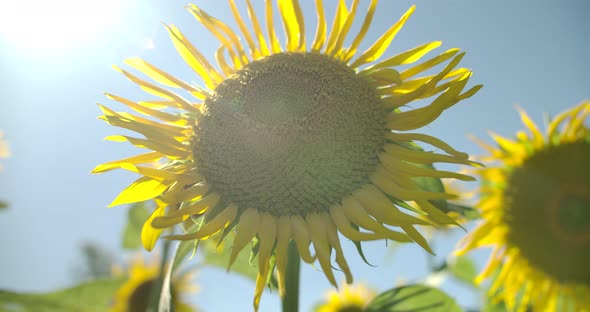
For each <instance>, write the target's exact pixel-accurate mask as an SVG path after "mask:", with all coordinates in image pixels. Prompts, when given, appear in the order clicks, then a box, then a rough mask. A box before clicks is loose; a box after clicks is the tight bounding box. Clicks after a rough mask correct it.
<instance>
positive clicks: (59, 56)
mask: <svg viewBox="0 0 590 312" xmlns="http://www.w3.org/2000/svg"><path fill="white" fill-rule="evenodd" d="M237 2H240V1H237ZM253 2H255V3H256V6H257V7H258V8H260V3H259V1H253ZM301 2H304V3H303V9H304V13H305V14H306V21H309V22H307V25H315V19H314V14H315V11H314V10H313V5H312V2H311V1H309V2H307V1H301ZM324 2H326V4H327V5H326V6H327V8H326V14H327V16H329V17H330V18H331V14H332V12H334V3H335V1H324ZM5 3H8V2H2V3H1V4H0V11H1V10H2V9H4V10H6V9H7V7H5V8H2V6H8V5H10V4H5ZM124 3H125V5H123V6H121V8H120V12H119V14H118V17H117V19H116V20H113V21H112V22H109V25H106V26H104V29H103V30H102V31H100V32H98V33H97V34H95V35H93V37H92V38H85V40H81V41H80V42H78V43H77V45H74V46H70V47H68V48H64V49H63V50H52V49H50V48H49V47H48V46H45V47H44V46H38V47H36V48H31V47H30V45H24V44H22V41H21V42H17V41H15V40H14V39H13V37H14V36H9V35H8V34H9V33H12V34H14V32H18V31H19V30H18V27H14V25H2V27H1V28H2V29H3V32H0V45H1V46H2V49H0V72H1V74H0V129H2V130H4V132H5V136H6V138H7V139H8V140H9V141H10V146H11V150H12V154H13V155H12V157H11V158H10V159H6V160H2V164H3V165H4V171H3V172H1V173H0V198H2V199H6V200H8V201H9V202H10V203H11V208H10V209H9V210H8V211H5V212H2V213H0V244H1V245H0V246H1V248H2V256H0V289H2V288H9V289H14V290H19V291H47V290H50V289H55V288H59V287H66V286H68V285H70V283H71V281H72V276H71V274H70V271H71V267H72V265H74V264H76V263H77V261H78V260H79V246H80V245H81V243H82V242H84V241H88V240H92V241H95V242H98V243H100V244H101V245H103V246H105V247H108V248H110V249H112V250H114V251H117V253H120V255H121V256H123V253H122V252H119V251H120V233H121V231H122V229H123V225H124V222H125V216H126V209H125V207H124V206H121V207H115V208H106V205H107V204H109V203H110V201H111V200H112V199H113V198H114V197H115V196H116V194H117V193H118V192H119V191H120V190H121V189H122V188H123V187H125V186H127V185H128V184H129V183H131V182H132V181H133V180H134V179H135V178H136V176H134V175H133V174H131V173H128V172H123V171H121V172H112V173H109V174H104V175H100V176H93V175H90V174H89V171H90V170H91V169H92V168H93V167H94V166H95V165H97V164H99V163H102V162H105V161H109V160H114V159H119V158H123V157H124V156H128V155H132V154H134V153H135V152H136V150H135V149H132V148H130V147H128V146H127V145H125V144H123V143H119V144H117V143H112V142H104V141H102V138H103V137H105V136H107V135H112V134H119V133H120V131H119V130H118V129H115V128H113V127H110V126H108V125H106V124H105V123H104V122H102V121H100V120H97V119H96V117H97V116H98V115H99V114H100V112H99V110H98V108H97V106H96V105H95V103H97V102H99V103H102V104H107V105H108V106H109V107H115V108H121V107H120V106H117V104H115V103H112V102H109V101H108V100H107V99H106V98H105V97H104V96H103V95H102V93H103V92H110V93H113V94H119V95H123V96H126V97H129V98H131V99H136V100H140V99H145V98H146V96H145V95H144V94H143V93H142V92H140V90H139V88H138V87H137V86H135V85H133V84H132V83H131V82H129V81H127V80H126V79H125V78H124V77H122V75H120V74H118V73H117V72H115V71H114V70H112V68H111V65H112V64H117V65H122V64H123V60H124V59H125V58H127V57H131V56H140V57H143V58H145V59H146V60H148V61H150V62H152V63H153V64H156V65H157V66H159V67H160V68H163V69H165V70H167V71H168V72H170V73H172V74H175V75H177V76H179V77H181V78H183V79H185V80H188V81H196V76H195V75H194V74H193V73H191V71H190V69H189V68H188V67H187V66H186V65H185V64H184V62H183V61H182V59H181V58H180V57H179V56H178V55H177V53H176V52H175V51H174V48H173V47H172V44H171V42H170V40H169V39H168V37H167V34H166V31H165V29H164V27H163V26H162V25H161V23H160V22H161V21H163V22H166V23H173V24H175V25H177V26H178V27H179V28H180V29H182V30H183V31H184V32H185V33H186V34H187V35H188V36H189V38H191V39H192V41H193V43H194V44H195V45H196V46H198V47H199V48H200V49H201V51H202V52H204V53H205V54H206V55H212V53H213V51H214V49H215V48H217V46H218V42H216V41H215V40H213V38H212V37H211V35H209V34H208V33H206V31H205V30H204V28H203V27H201V26H200V25H199V24H198V23H197V22H196V21H195V20H194V19H193V18H192V16H191V15H190V14H189V13H188V12H187V11H186V10H184V9H183V6H184V5H185V4H186V0H182V1H179V0H173V1H163V0H160V1H156V0H149V1H141V5H140V1H139V0H129V1H126V2H124ZM195 4H197V5H199V6H202V7H203V8H205V9H206V10H207V11H208V12H209V13H210V14H212V15H214V16H216V17H218V18H220V19H222V20H224V21H232V18H231V13H230V11H229V9H228V6H227V4H226V3H225V2H223V1H220V4H217V2H213V1H195ZM412 4H416V5H417V10H416V12H415V13H414V15H413V16H412V17H411V18H410V20H409V21H408V22H407V23H406V26H405V27H404V28H403V29H402V31H401V32H400V33H399V34H398V36H397V37H396V39H395V40H394V41H393V43H392V45H391V47H390V49H389V50H388V51H387V52H386V56H388V55H393V54H394V53H396V52H401V51H405V50H407V49H409V48H412V47H415V46H417V45H419V44H422V43H425V42H429V41H435V40H442V41H443V45H442V47H441V48H439V49H437V50H435V52H439V53H440V52H442V51H444V50H446V49H448V48H452V47H459V48H462V49H463V50H465V51H467V55H466V57H465V58H464V59H463V61H462V65H463V66H465V67H469V68H472V69H473V72H474V75H473V77H472V78H471V84H472V85H474V84H480V83H481V84H484V85H485V86H484V88H483V89H482V90H481V91H480V92H479V93H478V94H477V95H476V96H474V97H472V98H471V99H469V100H467V101H464V102H462V103H460V104H458V105H457V106H455V107H453V108H451V109H449V110H448V111H447V112H445V113H444V114H443V115H442V117H441V118H439V119H438V120H437V121H435V122H434V123H433V124H431V125H429V126H427V127H426V128H424V129H423V131H422V132H425V133H429V134H436V135H437V136H438V137H439V138H442V139H443V140H445V141H447V142H448V143H450V144H451V145H453V146H454V147H455V148H457V149H459V150H463V151H466V152H468V153H471V154H479V153H481V152H482V151H481V150H480V148H479V147H477V146H476V145H475V144H474V143H473V142H472V141H470V140H469V139H468V138H467V135H468V134H473V135H475V136H478V137H481V138H487V131H488V130H490V129H492V130H494V131H495V132H497V133H500V134H504V135H510V134H511V133H514V132H515V131H516V130H519V129H522V128H523V126H522V125H521V124H520V121H519V117H518V115H517V114H516V112H515V105H516V104H518V105H520V106H522V107H523V108H524V109H525V110H526V111H527V112H529V114H530V115H531V116H532V118H533V119H534V120H535V121H537V122H539V123H541V121H542V116H543V113H544V112H547V113H550V114H556V113H558V112H560V111H562V110H563V109H566V108H568V107H571V106H573V105H575V104H578V103H579V102H581V101H582V100H584V99H590V75H588V73H590V62H588V51H590V41H588V38H587V34H588V33H590V21H589V20H588V19H587V16H586V15H587V12H589V11H590V4H588V3H587V1H585V0H568V1H559V2H558V1H535V0H522V1H518V2H516V1H508V0H502V1H472V0H444V1H442V0H441V1H428V0H417V1H413V2H411V1H406V0H404V1H381V3H380V4H379V6H378V10H377V13H376V16H375V18H374V23H373V25H372V27H371V29H370V31H369V34H368V35H367V38H366V39H365V41H364V46H363V47H365V48H366V47H368V45H369V44H370V43H372V41H371V40H374V39H376V38H378V37H379V36H380V35H381V34H382V33H383V32H384V31H385V30H387V28H388V27H389V26H390V25H391V24H393V23H394V22H395V21H396V20H397V19H398V18H399V17H400V16H401V15H402V14H403V13H404V12H405V10H407V9H408V8H409V7H410V6H411V5H412ZM367 5H368V1H362V3H361V8H365V7H366V6H367ZM87 10H90V11H91V10H92V9H91V8H88V9H87ZM5 12H6V11H5ZM259 12H260V11H259ZM359 12H361V11H360V10H359ZM84 13H85V14H87V13H88V12H87V11H84ZM48 14H49V12H48ZM51 14H53V16H54V17H55V18H54V19H50V20H49V21H48V22H49V23H51V21H52V20H55V19H67V17H68V14H82V11H81V12H80V13H68V12H66V11H59V12H54V13H51ZM62 15H63V16H62ZM259 16H260V14H259ZM22 19H23V21H24V22H26V23H27V25H28V26H29V27H33V29H36V30H37V32H38V33H42V30H43V29H44V28H46V27H47V25H45V24H39V23H38V21H35V20H27V19H26V15H23V16H22ZM359 19H360V18H359ZM229 24H230V25H233V24H232V23H229ZM0 25H1V24H0ZM69 26H70V27H74V28H75V27H76V24H71V25H69ZM356 26H357V27H358V25H356ZM313 29H315V26H308V30H309V35H311V34H312V33H311V32H312V30H313ZM356 29H358V28H356ZM47 35H48V36H49V35H50V34H47ZM31 40H32V39H31ZM150 42H151V43H153V45H152V44H151V43H150ZM148 43H149V44H148ZM211 59H213V58H211ZM461 235H462V233H461V232H456V233H452V234H451V235H448V236H445V237H443V238H441V239H439V240H437V242H436V251H437V253H438V254H439V257H441V258H442V257H444V256H445V255H446V254H448V252H449V251H450V250H452V247H453V246H454V244H455V243H456V241H457V239H458V238H459V237H461ZM344 245H345V248H346V250H345V253H346V254H347V256H348V259H349V261H350V265H351V268H352V270H353V273H354V274H355V277H356V279H357V280H358V281H367V282H368V284H370V285H371V286H373V287H375V288H376V289H380V290H384V289H386V288H389V287H391V286H393V284H394V283H396V282H399V281H401V280H406V281H409V280H410V281H411V280H414V279H417V278H421V277H423V276H424V274H425V272H426V268H427V265H426V262H425V260H424V259H425V255H424V252H422V251H421V250H420V249H419V248H418V247H417V246H404V247H402V248H400V249H397V250H396V251H395V253H394V256H393V258H392V259H389V258H388V257H387V254H388V252H389V251H390V250H391V249H388V248H386V247H385V244H384V243H382V242H377V243H371V244H367V254H368V257H369V259H371V261H372V262H373V264H375V265H377V267H369V266H367V265H365V264H364V263H363V262H362V260H361V259H360V258H359V257H358V256H357V254H356V252H355V251H354V246H353V245H352V244H351V243H349V242H346V243H344ZM484 256H485V253H478V254H476V259H478V262H479V264H480V265H481V262H482V260H483V259H484ZM302 274H303V277H302V297H301V302H302V311H307V310H309V308H310V307H311V306H313V304H314V303H315V302H316V301H317V300H318V299H321V298H320V297H321V296H322V295H321V294H323V293H324V292H325V290H327V289H328V288H329V284H328V282H327V281H326V280H325V278H324V277H323V274H322V273H321V272H320V271H318V270H315V269H313V268H311V267H310V266H304V269H303V271H302ZM340 279H342V277H340ZM196 282H197V283H199V284H200V285H201V289H202V290H201V292H200V293H199V294H198V295H196V296H195V297H194V299H193V300H194V301H195V302H197V303H198V305H199V306H201V307H203V308H204V309H205V310H207V311H223V310H227V309H229V308H233V310H234V311H242V310H248V309H250V307H251V298H252V293H253V283H251V282H249V281H247V280H246V279H244V278H241V277H236V276H234V275H228V274H226V273H225V271H222V270H214V269H204V270H202V271H200V273H199V275H198V277H197V278H196ZM445 287H446V288H445V289H447V290H449V291H451V292H452V294H453V295H454V296H455V297H457V299H458V300H459V302H461V303H463V304H466V305H469V306H473V305H474V304H476V303H477V299H478V298H477V296H476V295H474V294H472V293H469V292H467V291H466V290H465V289H464V288H461V287H460V286H457V285H454V284H450V285H446V286H445ZM228 296H229V298H231V300H228ZM278 306H279V299H278V296H277V295H276V294H270V293H265V295H264V296H263V299H262V303H261V308H260V311H275V310H277V309H278Z"/></svg>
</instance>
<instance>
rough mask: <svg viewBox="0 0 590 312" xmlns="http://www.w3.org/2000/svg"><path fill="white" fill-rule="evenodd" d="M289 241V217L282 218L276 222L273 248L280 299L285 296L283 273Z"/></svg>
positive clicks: (285, 266)
mask: <svg viewBox="0 0 590 312" xmlns="http://www.w3.org/2000/svg"><path fill="white" fill-rule="evenodd" d="M289 241H291V222H290V221H289V217H286V216H282V217H280V218H279V220H278V222H277V245H276V247H275V259H276V267H277V282H278V284H279V285H278V286H279V295H280V296H281V297H284V296H285V273H286V272H285V271H286V268H287V261H288V250H287V249H288V247H289ZM297 261H299V259H297Z"/></svg>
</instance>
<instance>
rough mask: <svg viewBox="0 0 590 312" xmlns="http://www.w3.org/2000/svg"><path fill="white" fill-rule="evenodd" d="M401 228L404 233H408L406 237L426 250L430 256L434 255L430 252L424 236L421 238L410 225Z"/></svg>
mask: <svg viewBox="0 0 590 312" xmlns="http://www.w3.org/2000/svg"><path fill="white" fill-rule="evenodd" d="M401 228H402V229H403V230H404V231H405V232H406V233H408V236H410V237H411V238H412V239H413V240H414V241H415V242H416V243H418V245H420V247H422V248H424V250H426V251H428V252H429V253H430V254H433V255H434V252H433V251H432V249H431V248H430V246H429V245H428V242H427V241H426V239H425V238H424V236H422V234H420V232H418V230H416V228H414V227H413V226H411V225H402V226H401Z"/></svg>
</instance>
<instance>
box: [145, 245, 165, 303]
mask: <svg viewBox="0 0 590 312" xmlns="http://www.w3.org/2000/svg"><path fill="white" fill-rule="evenodd" d="M162 249H163V250H162V261H161V263H160V274H159V275H158V278H157V279H156V280H155V281H154V284H153V285H152V288H151V289H150V296H149V307H150V310H149V311H151V312H158V310H159V306H160V294H161V293H162V283H163V282H164V275H165V274H166V262H167V260H168V253H169V251H170V241H169V240H165V241H164V246H163V248H162Z"/></svg>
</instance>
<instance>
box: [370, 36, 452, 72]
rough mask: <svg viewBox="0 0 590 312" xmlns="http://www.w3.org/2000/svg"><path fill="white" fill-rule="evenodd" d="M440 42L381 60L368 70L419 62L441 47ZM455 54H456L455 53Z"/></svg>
mask: <svg viewBox="0 0 590 312" xmlns="http://www.w3.org/2000/svg"><path fill="white" fill-rule="evenodd" d="M441 43H442V42H441V41H433V42H430V43H426V44H423V45H421V46H418V47H415V48H413V49H410V50H408V51H405V52H402V53H400V54H397V55H395V56H392V57H390V58H388V59H386V60H383V61H381V62H379V63H377V64H375V65H373V66H370V67H369V68H370V69H376V68H387V67H395V66H400V65H405V64H411V63H414V62H416V61H418V60H420V59H421V58H422V57H423V56H424V55H426V54H427V53H428V52H430V51H432V50H434V49H436V48H438V47H439V46H440V45H441ZM455 53H456V52H455ZM406 78H407V77H406Z"/></svg>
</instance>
